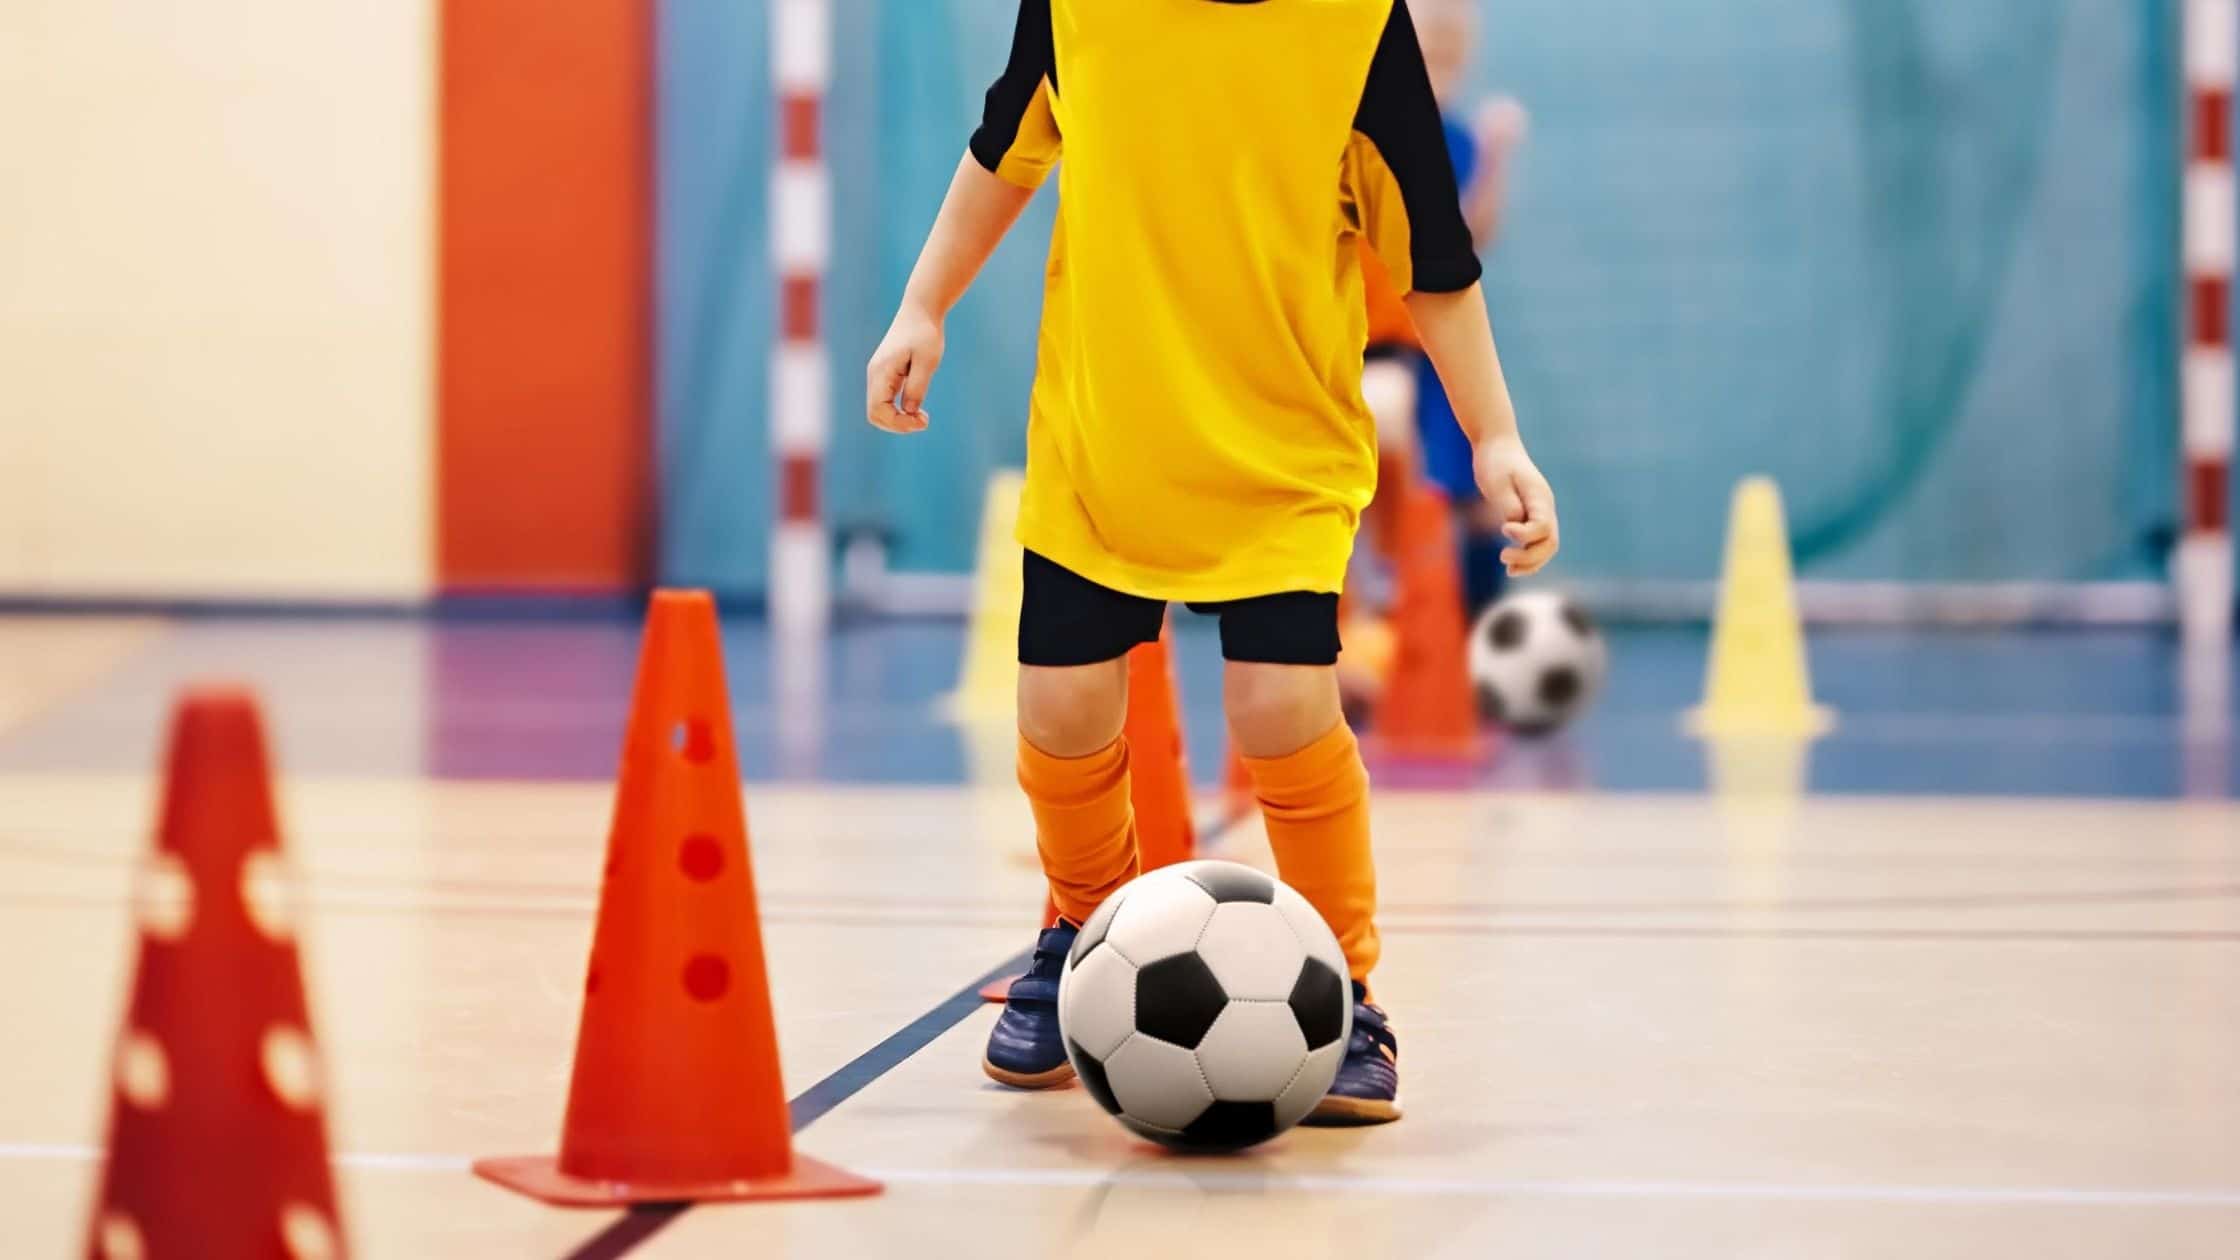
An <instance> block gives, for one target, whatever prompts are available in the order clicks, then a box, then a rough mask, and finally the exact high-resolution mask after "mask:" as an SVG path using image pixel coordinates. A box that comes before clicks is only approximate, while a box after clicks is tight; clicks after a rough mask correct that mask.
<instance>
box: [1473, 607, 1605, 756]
mask: <svg viewBox="0 0 2240 1260" xmlns="http://www.w3.org/2000/svg"><path fill="white" fill-rule="evenodd" d="M1609 661H1610V654H1609V649H1608V647H1607V645H1605V644H1604V642H1603V639H1602V632H1601V631H1599V630H1597V629H1596V628H1595V624H1594V620H1593V619H1592V618H1590V617H1588V616H1587V613H1586V610H1585V609H1583V608H1581V607H1579V605H1578V604H1577V603H1576V602H1575V601H1573V600H1571V599H1568V598H1566V597H1564V596H1562V595H1558V594H1556V593H1555V592H1553V591H1529V592H1526V593H1525V594H1522V595H1512V596H1510V597H1509V598H1507V599H1505V600H1502V601H1501V602H1500V603H1498V604H1495V605H1494V606H1493V607H1491V608H1488V609H1487V610H1486V611H1485V613H1484V615H1482V616H1480V617H1479V618H1478V624H1477V625H1475V626H1473V627H1471V629H1470V680H1471V682H1472V683H1473V684H1475V685H1476V687H1477V690H1478V711H1479V712H1481V713H1483V714H1484V715H1485V716H1486V717H1487V718H1489V719H1491V720H1493V721H1495V722H1499V723H1500V724H1501V725H1503V726H1505V727H1507V728H1509V729H1510V730H1512V731H1515V732H1516V733H1518V734H1520V735H1545V734H1547V733H1548V732H1550V731H1553V730H1555V729H1556V728H1557V727H1559V726H1562V725H1563V724H1565V723H1566V722H1569V721H1570V720H1571V719H1573V718H1575V717H1577V716H1578V715H1579V714H1580V713H1581V712H1583V711H1584V710H1585V709H1586V707H1587V705H1588V703H1589V702H1590V701H1592V700H1593V699H1594V697H1595V693H1596V692H1598V691H1600V690H1602V680H1603V676H1604V675H1605V674H1606V673H1607V672H1608V670H1609Z"/></svg>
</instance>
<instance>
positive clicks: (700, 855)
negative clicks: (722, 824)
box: [677, 836, 723, 884]
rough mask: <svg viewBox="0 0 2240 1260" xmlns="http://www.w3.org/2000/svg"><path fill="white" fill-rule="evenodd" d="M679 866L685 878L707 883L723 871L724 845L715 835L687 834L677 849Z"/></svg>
mask: <svg viewBox="0 0 2240 1260" xmlns="http://www.w3.org/2000/svg"><path fill="white" fill-rule="evenodd" d="M677 867H678V869H680V870H682V871H683V872H684V873H685V878H687V879H690V880H692V881H694V882H696V883H702V884H705V883H707V882H708V881H709V880H711V879H714V878H715V877H716V876H718V875H721V874H722V873H723V846H722V845H719V844H717V843H716V838H715V837H714V836H686V837H685V838H684V847H683V848H681V849H679V850H678V851H677Z"/></svg>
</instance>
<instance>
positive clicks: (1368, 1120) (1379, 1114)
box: [1299, 1094, 1400, 1129]
mask: <svg viewBox="0 0 2240 1260" xmlns="http://www.w3.org/2000/svg"><path fill="white" fill-rule="evenodd" d="M1399 1118H1400V1100H1399V1099H1397V1098H1348V1097H1346V1096H1344V1095H1342V1094H1327V1095H1324V1097H1323V1099H1322V1101H1321V1102H1318V1103H1316V1104H1315V1105H1314V1110H1313V1111H1310V1112H1308V1113H1307V1118H1306V1119H1304V1120H1301V1121H1300V1122H1299V1123H1300V1124H1303V1125H1305V1126H1307V1127H1308V1128H1310V1129H1358V1128H1362V1127H1365V1126H1367V1125H1372V1124H1391V1123H1392V1122H1393V1121H1395V1120H1398V1119H1399Z"/></svg>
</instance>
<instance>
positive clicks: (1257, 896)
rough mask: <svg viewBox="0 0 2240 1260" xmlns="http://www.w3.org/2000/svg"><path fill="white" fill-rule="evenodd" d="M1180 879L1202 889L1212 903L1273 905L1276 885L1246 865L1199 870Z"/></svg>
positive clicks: (1226, 864) (1228, 864)
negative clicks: (1254, 902)
mask: <svg viewBox="0 0 2240 1260" xmlns="http://www.w3.org/2000/svg"><path fill="white" fill-rule="evenodd" d="M1183 878H1184V879H1187V880H1189V881H1190V882H1191V883H1193V884H1196V885H1197V886H1198V887H1200V888H1203V889H1205V890H1206V892H1207V894H1208V895H1210V896H1211V897H1212V898H1213V899H1214V900H1215V901H1216V902H1228V901H1257V902H1259V903H1260V904H1261V905H1264V906H1272V905H1274V904H1275V902H1276V882H1275V881H1274V880H1272V879H1270V878H1268V877H1267V876H1265V875H1262V874H1261V873H1260V872H1258V871H1256V870H1253V869H1252V868H1251V867H1249V866H1237V865H1234V864H1232V863H1228V862H1223V863H1220V864H1218V865H1214V866H1202V867H1199V868H1197V869H1196V870H1193V871H1191V872H1190V873H1188V874H1187V875H1184V876H1183Z"/></svg>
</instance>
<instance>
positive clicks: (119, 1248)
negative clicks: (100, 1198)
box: [94, 1209, 148, 1260]
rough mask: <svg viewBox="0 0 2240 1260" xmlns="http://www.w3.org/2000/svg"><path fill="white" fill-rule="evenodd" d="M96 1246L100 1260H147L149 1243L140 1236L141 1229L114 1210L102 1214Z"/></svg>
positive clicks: (129, 1218) (95, 1238)
mask: <svg viewBox="0 0 2240 1260" xmlns="http://www.w3.org/2000/svg"><path fill="white" fill-rule="evenodd" d="M94 1246H95V1247H97V1248H98V1249H99V1250H100V1260H146V1257H147V1254H148V1241H147V1239H145V1238H143V1237H141V1236H140V1227H139V1226H138V1225H137V1224H134V1223H133V1220H132V1218H131V1217H129V1216H126V1215H125V1214H124V1213H122V1212H119V1211H116V1210H114V1209H112V1210H110V1211H107V1212H103V1213H102V1214H101V1226H100V1228H99V1229H97V1230H95V1231H94Z"/></svg>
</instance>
